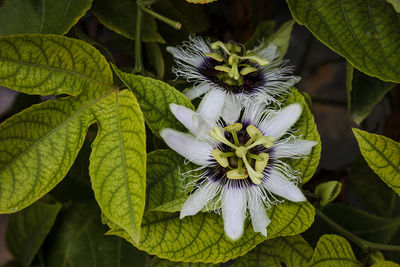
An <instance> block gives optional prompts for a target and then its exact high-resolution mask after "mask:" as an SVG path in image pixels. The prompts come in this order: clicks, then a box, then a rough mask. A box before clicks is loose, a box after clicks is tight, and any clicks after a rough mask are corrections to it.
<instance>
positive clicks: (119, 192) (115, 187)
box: [89, 90, 146, 242]
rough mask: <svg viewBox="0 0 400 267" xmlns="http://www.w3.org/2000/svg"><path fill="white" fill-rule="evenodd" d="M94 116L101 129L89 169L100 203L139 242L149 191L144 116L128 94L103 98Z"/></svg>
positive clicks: (94, 145) (134, 100) (112, 218)
mask: <svg viewBox="0 0 400 267" xmlns="http://www.w3.org/2000/svg"><path fill="white" fill-rule="evenodd" d="M92 112H93V116H94V117H95V118H96V121H97V122H98V127H99V134H98V136H97V137H96V139H95V141H94V142H93V144H92V148H93V150H92V153H91V155H90V166H89V171H90V177H91V181H92V187H93V190H94V192H95V197H96V200H97V202H98V203H99V205H100V207H101V209H102V212H103V213H104V214H105V215H106V216H107V217H108V218H110V219H111V220H112V221H113V222H115V223H116V224H118V225H119V226H120V227H122V228H123V229H125V230H126V231H127V232H128V233H129V234H130V236H131V237H132V238H133V239H134V240H135V241H136V242H138V241H139V233H140V224H141V220H142V216H143V211H144V205H145V198H144V196H145V188H146V182H145V177H146V143H145V140H146V135H145V128H144V121H143V115H142V113H141V111H140V108H139V104H138V103H137V101H136V99H135V97H134V96H133V94H132V93H131V92H129V91H128V90H124V91H121V92H120V93H118V91H116V92H115V94H110V95H109V96H108V97H105V98H103V99H102V101H101V102H99V103H97V104H96V106H94V107H93V111H92Z"/></svg>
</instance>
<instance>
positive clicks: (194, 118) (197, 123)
mask: <svg viewBox="0 0 400 267" xmlns="http://www.w3.org/2000/svg"><path fill="white" fill-rule="evenodd" d="M169 108H170V109H171V112H172V113H173V114H174V116H175V117H176V118H177V120H178V121H180V122H181V123H182V124H183V125H184V126H185V127H186V128H187V129H188V130H189V131H190V132H191V133H192V134H193V135H194V136H196V138H197V139H198V140H206V139H209V133H210V131H211V129H212V128H213V127H214V126H215V124H212V123H210V122H208V121H206V120H205V119H204V118H202V117H201V115H200V114H198V113H197V112H195V111H193V110H191V109H190V108H187V107H185V106H180V105H176V104H170V105H169Z"/></svg>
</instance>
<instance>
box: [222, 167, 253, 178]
mask: <svg viewBox="0 0 400 267" xmlns="http://www.w3.org/2000/svg"><path fill="white" fill-rule="evenodd" d="M226 177H228V179H233V180H241V179H246V178H247V177H249V175H248V174H247V172H246V170H244V172H239V169H233V170H230V171H228V172H227V173H226Z"/></svg>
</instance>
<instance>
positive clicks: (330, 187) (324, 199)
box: [315, 181, 342, 207]
mask: <svg viewBox="0 0 400 267" xmlns="http://www.w3.org/2000/svg"><path fill="white" fill-rule="evenodd" d="M341 190H342V184H341V183H340V182H339V181H329V182H325V183H322V184H319V185H317V187H316V188H315V194H316V195H317V196H318V197H319V199H320V205H321V206H322V207H323V206H326V205H328V204H329V203H331V202H332V201H334V200H335V199H336V198H337V197H338V196H339V194H340V191H341Z"/></svg>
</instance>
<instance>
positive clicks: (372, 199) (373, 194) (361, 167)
mask: <svg viewBox="0 0 400 267" xmlns="http://www.w3.org/2000/svg"><path fill="white" fill-rule="evenodd" d="M346 180H347V182H348V183H349V184H350V185H351V188H352V189H353V190H354V191H355V193H356V194H357V196H358V197H359V198H360V199H361V200H362V201H363V202H364V203H365V204H367V206H368V207H370V208H371V209H372V210H373V211H374V212H375V213H376V214H378V215H380V216H384V217H392V216H393V211H394V208H395V206H396V202H397V201H398V200H399V197H398V196H397V194H396V193H395V192H394V191H393V190H392V189H390V188H389V187H388V186H387V185H386V184H385V183H384V182H383V181H382V180H381V179H379V176H377V175H376V174H375V173H374V172H373V171H372V170H371V168H370V167H369V166H368V164H367V162H366V161H365V160H364V158H363V157H362V156H361V155H360V156H358V157H357V158H356V159H355V160H354V161H353V162H352V164H351V170H350V175H349V176H348V179H346Z"/></svg>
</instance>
